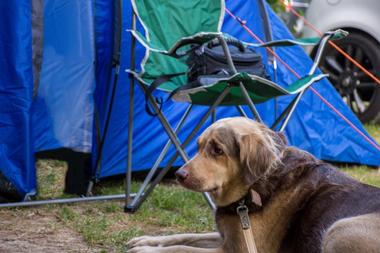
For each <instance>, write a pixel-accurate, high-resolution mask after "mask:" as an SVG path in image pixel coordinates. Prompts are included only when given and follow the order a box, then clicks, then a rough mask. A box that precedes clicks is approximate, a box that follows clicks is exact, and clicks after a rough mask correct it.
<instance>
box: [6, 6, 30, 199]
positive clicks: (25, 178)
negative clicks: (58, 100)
mask: <svg viewBox="0 0 380 253" xmlns="http://www.w3.org/2000/svg"><path fill="white" fill-rule="evenodd" d="M31 31H32V6H31V1H30V0H20V1H0V97H1V99H0V181H3V183H4V181H6V182H5V184H6V185H7V186H6V188H11V189H16V190H17V191H18V193H19V195H20V197H24V196H27V195H31V194H33V193H34V192H35V190H36V175H35V170H34V157H33V134H32V129H31V105H32V92H33V66H32V60H31V59H32V33H31ZM0 183H1V182H0ZM0 188H1V187H0ZM0 194H1V193H0Z"/></svg>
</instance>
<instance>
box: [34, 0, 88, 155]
mask: <svg viewBox="0 0 380 253" xmlns="http://www.w3.org/2000/svg"><path fill="white" fill-rule="evenodd" d="M93 27H94V23H93V12H92V1H74V0H45V1H44V45H43V61H42V70H41V76H40V83H39V88H38V92H37V96H36V98H35V100H34V103H33V134H34V139H35V142H34V143H35V151H44V150H50V149H56V148H62V147H65V148H71V149H73V150H76V151H80V152H90V151H91V147H92V129H93V112H94V108H93V107H94V102H93V94H94V89H95V65H94V62H95V44H94V31H93Z"/></svg>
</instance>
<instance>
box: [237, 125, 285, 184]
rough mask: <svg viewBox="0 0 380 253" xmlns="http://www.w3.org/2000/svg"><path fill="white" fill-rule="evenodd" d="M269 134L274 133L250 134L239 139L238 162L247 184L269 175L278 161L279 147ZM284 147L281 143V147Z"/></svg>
mask: <svg viewBox="0 0 380 253" xmlns="http://www.w3.org/2000/svg"><path fill="white" fill-rule="evenodd" d="M271 133H274V132H272V131H270V132H265V133H263V134H258V133H251V134H246V135H241V136H240V138H239V141H238V143H239V148H240V154H239V156H240V162H241V165H242V166H243V170H244V174H245V175H244V176H245V179H246V180H247V183H248V184H253V183H254V182H255V181H257V180H258V179H260V178H263V177H266V176H267V175H269V174H270V173H271V171H272V169H273V168H274V167H275V166H276V164H277V163H278V162H279V161H280V154H281V150H280V145H279V144H277V143H276V140H275V139H274V137H273V136H272V134H271ZM279 140H280V139H278V141H279ZM284 145H285V144H284V143H283V142H282V145H281V146H284Z"/></svg>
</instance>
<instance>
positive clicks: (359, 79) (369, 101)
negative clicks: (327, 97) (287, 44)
mask: <svg viewBox="0 0 380 253" xmlns="http://www.w3.org/2000/svg"><path fill="white" fill-rule="evenodd" d="M292 3H293V4H294V8H295V9H296V8H297V7H298V10H299V11H301V12H304V13H305V17H306V19H307V20H308V21H309V22H310V23H311V24H313V25H314V26H315V27H316V28H317V29H318V30H319V31H321V32H325V31H328V30H335V29H338V28H342V29H344V30H346V31H349V32H350V35H349V36H348V37H347V38H345V39H342V40H339V41H336V42H335V43H336V44H337V45H338V46H339V47H341V48H342V49H343V50H344V51H345V52H347V53H348V54H349V55H350V56H352V57H353V58H354V59H355V60H356V61H358V62H359V63H360V64H361V65H362V66H364V67H365V68H366V69H367V70H369V71H370V72H371V73H372V74H374V75H375V76H376V77H377V78H380V0H311V1H310V0H309V1H307V0H304V1H290V4H292ZM289 15H291V14H290V13H289V14H288V23H289V21H290V23H291V18H289ZM293 21H294V20H293ZM297 21H298V22H297ZM297 21H296V22H293V25H292V26H293V27H292V28H293V31H294V30H295V31H297V30H298V32H303V36H305V37H312V36H316V35H317V34H316V32H315V31H313V29H311V28H310V27H308V26H307V25H306V24H302V23H301V22H300V20H297ZM294 25H295V26H294ZM310 52H311V56H313V53H315V52H314V51H313V50H311V51H310ZM320 67H321V69H322V70H323V71H324V72H325V73H329V74H330V81H331V82H332V83H333V85H334V86H335V88H336V89H337V90H338V91H339V93H340V94H341V96H342V97H343V99H344V101H345V102H346V103H347V104H348V105H349V106H350V107H351V109H352V110H353V111H354V112H355V113H356V114H357V115H358V117H359V118H360V119H361V120H362V121H363V122H371V123H380V85H379V84H377V83H376V82H375V81H374V80H372V79H371V78H370V77H369V76H367V75H366V74H365V73H363V71H361V70H360V69H359V68H357V67H356V66H355V65H353V64H352V63H351V62H350V61H349V60H348V59H346V58H345V57H344V56H343V55H341V54H340V53H339V52H338V51H337V50H335V49H334V48H332V47H328V48H327V49H326V52H325V54H324V57H323V60H322V61H321V66H320Z"/></svg>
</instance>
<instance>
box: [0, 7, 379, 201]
mask: <svg viewBox="0 0 380 253" xmlns="http://www.w3.org/2000/svg"><path fill="white" fill-rule="evenodd" d="M115 1H118V0H91V1H76V0H44V1H42V2H43V4H44V11H43V20H44V22H43V23H44V24H43V36H42V37H43V50H42V65H41V71H40V79H39V80H40V81H39V84H38V86H39V88H38V93H37V95H36V97H35V98H34V100H33V87H34V85H33V54H32V35H33V33H32V6H31V1H30V0H18V1H0V21H1V22H0V95H1V99H0V184H2V185H1V187H0V191H2V189H4V188H8V189H11V191H14V190H16V191H17V193H18V194H19V195H20V197H21V198H24V197H27V196H29V195H32V194H35V192H36V171H35V165H34V153H35V152H37V151H42V150H51V149H55V148H63V147H65V148H70V149H73V150H76V151H82V152H87V153H88V152H91V151H92V157H93V160H96V159H97V155H98V154H97V152H96V151H97V150H98V148H99V141H98V140H99V133H101V132H102V131H103V130H104V129H103V128H104V122H105V119H106V114H107V111H108V108H109V106H110V103H111V101H110V100H111V95H112V92H111V90H112V88H113V85H112V83H113V81H114V80H113V75H114V74H115V73H117V72H118V69H113V66H114V65H113V64H112V58H113V57H114V58H115V55H117V54H115V53H114V52H116V51H117V47H118V45H117V43H115V41H114V38H117V36H116V32H115V29H114V23H115V21H116V20H117V17H116V14H115V13H116V12H115V8H114V7H113V6H117V4H115ZM121 1H122V9H123V15H122V32H121V44H120V45H121V58H120V59H121V69H122V70H124V69H128V68H130V66H129V62H130V61H129V60H130V56H131V54H130V53H131V48H130V47H129V45H130V42H131V35H130V34H129V33H127V32H125V30H127V29H131V27H132V25H131V22H132V18H131V13H132V8H131V3H130V1H129V0H121ZM173 2H176V1H173ZM226 7H227V8H228V9H229V10H230V11H231V12H232V13H233V14H235V15H236V16H238V17H239V18H241V19H242V20H246V21H247V25H248V27H249V28H250V29H251V30H252V31H254V33H255V34H257V35H258V36H259V37H260V38H264V34H265V33H264V27H263V22H262V20H261V18H262V15H260V13H259V9H260V8H259V2H258V0H247V1H235V0H227V1H226ZM266 8H267V9H268V12H269V19H270V22H271V26H272V33H273V37H274V39H292V36H291V34H290V32H289V31H288V30H287V29H286V27H285V26H284V24H283V23H282V22H281V21H280V20H279V19H278V17H277V16H276V15H275V14H274V13H273V12H272V11H271V10H270V8H269V7H268V6H267V7H266ZM137 27H138V30H139V31H140V33H142V34H144V29H143V27H142V25H141V24H140V23H138V24H137ZM222 31H223V32H226V33H229V34H231V35H232V36H234V37H237V38H239V39H241V40H243V41H247V42H252V43H258V42H257V41H254V40H253V39H252V38H251V37H250V35H249V34H248V33H247V32H246V31H245V30H244V29H243V28H241V27H240V26H239V23H238V22H236V21H235V20H234V19H232V18H231V17H230V16H228V15H226V16H225V19H224V23H223V26H222ZM115 45H116V46H115ZM115 50H116V51H115ZM257 51H259V52H260V53H261V55H262V56H263V60H264V62H265V63H266V65H267V66H266V68H267V70H268V72H269V73H270V75H271V78H272V80H275V79H276V80H277V81H278V82H279V83H280V84H281V85H282V86H283V87H286V84H290V83H293V82H294V81H296V80H297V78H296V77H294V76H293V75H292V74H291V73H290V72H289V71H288V70H287V69H286V68H285V67H284V66H282V65H281V64H279V68H278V71H277V75H276V78H275V77H274V76H273V68H272V65H271V64H270V63H269V64H268V63H267V58H268V55H267V51H266V50H265V49H264V48H258V49H257ZM276 52H277V54H279V56H280V57H281V58H282V59H284V60H286V62H287V63H288V64H289V65H290V66H291V67H292V68H293V69H295V70H296V71H297V73H298V74H299V75H300V76H305V75H306V74H307V72H308V70H309V69H310V66H311V64H312V62H311V60H310V59H309V57H308V56H307V55H306V54H305V52H304V51H303V49H302V48H300V47H298V46H295V47H291V48H281V49H280V48H278V49H276ZM144 55H145V49H144V48H143V46H141V45H137V57H136V63H137V66H138V64H139V63H140V62H141V61H142V60H143V57H144ZM140 70H141V69H140ZM313 87H314V88H315V89H316V90H317V91H318V92H319V93H320V94H321V95H322V96H323V97H324V98H325V99H327V100H328V101H329V102H330V103H332V104H333V105H334V106H335V107H336V108H337V110H339V111H340V112H341V113H342V114H343V115H344V116H345V117H346V118H347V119H349V120H350V121H351V122H353V124H354V125H355V126H356V127H357V128H358V129H360V130H361V131H363V132H364V133H365V134H367V133H366V132H365V130H364V129H363V127H362V125H361V124H360V122H359V120H358V119H357V118H356V117H355V115H354V114H353V113H352V112H351V111H350V110H349V108H348V107H347V106H346V105H345V104H344V102H343V101H342V99H341V98H340V97H339V95H338V94H337V92H336V91H335V89H334V88H333V87H332V85H331V84H330V83H329V82H328V81H327V80H324V81H320V82H318V83H317V84H315V85H313ZM129 92H130V91H129V76H128V74H127V73H125V72H124V71H121V72H120V78H119V81H118V85H117V87H116V95H115V99H114V106H113V108H114V109H113V111H112V115H111V120H110V126H109V129H108V134H107V138H106V142H105V145H104V150H103V151H104V152H103V153H102V159H101V164H100V165H101V166H100V168H101V171H100V173H99V177H106V176H111V175H118V174H123V173H124V171H125V168H126V160H127V159H126V154H127V129H128V111H129V108H128V104H129V103H128V102H129V101H128V97H129ZM157 93H159V95H162V96H165V94H164V93H161V92H160V91H157ZM290 99H292V96H289V97H288V96H286V97H283V98H281V99H278V101H277V103H275V102H274V101H272V100H270V101H268V102H265V103H262V104H260V105H258V109H259V111H260V112H261V115H262V117H263V119H264V121H265V122H266V123H267V124H270V123H272V122H273V121H274V115H273V113H272V112H273V111H274V108H275V106H276V105H277V107H278V108H277V109H278V110H277V111H281V110H282V109H284V108H285V106H286V105H287V104H288V103H289V101H290ZM134 104H135V119H136V121H135V124H134V147H133V155H134V157H133V169H134V171H137V170H143V169H149V168H151V167H152V165H153V163H154V160H155V158H157V156H158V154H159V152H160V151H161V150H162V147H163V146H164V144H165V143H166V141H167V140H168V137H167V136H166V133H165V131H164V129H163V128H162V127H161V125H160V124H159V122H158V119H157V118H155V117H152V116H150V115H148V114H147V113H146V112H145V108H144V107H145V106H144V105H145V98H144V94H143V93H142V91H141V90H140V89H139V88H138V87H137V86H135V101H134ZM186 108H187V104H186V103H174V102H172V101H169V102H167V103H166V104H165V106H164V107H163V112H164V113H165V114H166V115H168V119H169V122H170V123H171V124H172V125H175V124H176V123H177V122H178V121H179V119H180V116H181V115H182V114H183V112H184V111H185V109H186ZM206 110H207V107H204V106H195V107H194V108H193V112H192V114H191V115H190V117H189V118H188V120H187V122H186V124H185V126H184V129H183V130H184V131H182V133H181V134H180V139H181V140H183V139H184V137H185V136H187V135H188V134H189V133H190V131H191V129H192V126H194V125H195V124H196V123H197V122H198V120H199V118H200V117H201V115H202V114H203V113H204V112H206ZM268 112H271V113H268ZM237 115H238V113H237V112H235V110H234V108H231V107H220V108H218V109H217V118H222V117H230V116H237ZM94 122H95V123H96V124H94ZM210 123H211V120H209V121H208V122H207V124H206V125H205V126H204V128H202V129H201V130H200V132H202V130H204V129H205V127H207V125H208V124H210ZM286 135H287V136H288V139H289V141H290V143H291V144H292V145H295V146H298V147H300V148H302V149H305V150H307V151H309V152H311V153H312V154H314V155H315V156H317V157H318V158H321V159H325V160H329V161H336V162H347V163H362V164H367V165H374V166H379V165H380V153H379V151H378V150H377V149H375V147H373V146H371V145H370V144H369V143H368V142H366V141H365V140H364V139H363V138H362V137H361V136H360V135H359V134H358V133H357V132H355V131H354V130H353V129H352V128H350V127H349V126H348V125H347V123H346V122H344V120H342V119H341V118H340V117H338V116H337V115H336V114H335V113H334V112H333V111H331V110H330V108H328V106H326V105H325V104H324V103H322V102H321V100H320V98H318V97H317V96H316V95H315V94H314V93H312V92H311V91H307V92H306V93H305V95H304V96H303V99H302V100H301V102H300V104H299V106H298V107H297V109H296V111H295V114H294V115H293V117H292V118H291V120H290V122H289V124H288V127H287V129H286ZM186 151H187V152H188V153H189V154H190V155H193V154H194V153H195V151H196V143H195V142H192V143H191V144H190V145H189V146H188V148H187V149H186ZM174 152H175V150H174V148H173V147H172V148H171V149H170V152H169V154H170V155H173V154H174ZM168 159H169V158H166V159H165V160H164V162H163V164H166V163H167V162H168ZM182 163H183V162H182V161H181V160H177V161H176V163H175V165H181V164H182ZM3 186H5V187H3ZM0 194H1V192H0Z"/></svg>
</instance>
